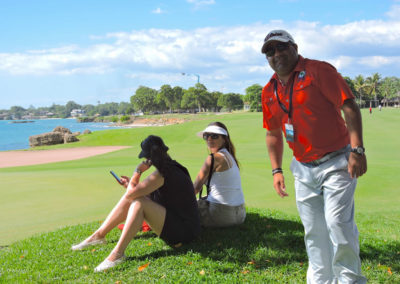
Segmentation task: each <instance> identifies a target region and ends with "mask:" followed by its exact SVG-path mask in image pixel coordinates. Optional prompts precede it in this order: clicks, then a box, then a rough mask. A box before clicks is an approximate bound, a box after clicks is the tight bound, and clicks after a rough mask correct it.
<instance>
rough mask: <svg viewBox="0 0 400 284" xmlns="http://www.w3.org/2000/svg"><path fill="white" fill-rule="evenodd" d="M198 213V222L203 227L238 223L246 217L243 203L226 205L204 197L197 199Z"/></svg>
mask: <svg viewBox="0 0 400 284" xmlns="http://www.w3.org/2000/svg"><path fill="white" fill-rule="evenodd" d="M197 204H198V207H199V214H200V224H201V225H202V226H204V227H228V226H233V225H239V224H242V223H243V222H244V220H245V219H246V208H245V206H244V204H242V205H239V206H228V205H224V204H219V203H214V202H209V201H207V200H204V199H199V200H198V201H197Z"/></svg>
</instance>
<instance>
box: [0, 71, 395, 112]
mask: <svg viewBox="0 0 400 284" xmlns="http://www.w3.org/2000/svg"><path fill="white" fill-rule="evenodd" d="M344 79H345V80H346V82H347V84H348V85H349V87H350V89H351V90H352V92H353V93H354V95H355V96H356V99H357V103H359V105H360V106H361V107H369V106H373V107H374V106H377V105H378V104H382V105H383V106H385V105H390V103H391V102H393V101H395V100H396V99H397V101H398V100H399V97H400V79H399V78H397V77H385V78H382V77H381V76H380V75H379V74H378V73H375V74H373V75H372V76H370V77H366V78H365V77H364V76H362V75H358V76H356V77H355V78H354V79H351V78H350V77H344ZM261 92H262V86H261V85H259V84H254V85H251V86H249V87H247V88H246V90H245V94H244V95H242V94H238V93H226V94H224V93H222V92H217V91H213V92H210V91H208V90H207V88H206V86H204V85H203V84H200V83H197V84H196V85H195V86H193V87H190V88H188V89H184V88H182V87H179V86H175V87H172V86H170V85H168V84H166V85H162V86H161V87H160V89H159V90H156V89H153V88H149V87H146V86H140V87H138V88H137V90H136V91H135V94H133V95H132V96H131V97H130V102H120V103H115V102H111V103H104V104H100V103H98V104H97V105H92V104H86V105H80V104H78V103H75V102H74V101H69V102H68V103H67V104H66V105H57V104H53V105H52V106H50V107H38V108H35V107H34V106H30V107H29V108H27V109H24V108H23V107H20V106H13V107H11V108H10V109H9V110H0V119H21V118H23V117H26V116H31V117H43V116H46V117H60V118H67V117H70V116H71V112H72V110H74V109H75V110H76V109H79V110H82V111H83V114H84V116H110V115H133V114H135V113H136V114H137V113H138V112H142V113H144V114H154V113H172V112H193V113H195V112H207V111H212V112H219V111H221V110H226V111H232V110H238V109H243V107H244V105H247V106H248V109H249V110H250V111H261Z"/></svg>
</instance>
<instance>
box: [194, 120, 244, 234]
mask: <svg viewBox="0 0 400 284" xmlns="http://www.w3.org/2000/svg"><path fill="white" fill-rule="evenodd" d="M198 135H199V136H200V137H202V138H203V139H204V140H205V142H206V144H207V147H208V151H209V152H210V153H211V154H210V155H208V156H207V158H206V160H205V162H204V164H203V166H202V167H201V169H200V171H199V173H198V175H197V177H196V180H195V182H194V184H193V185H194V190H195V193H196V194H197V193H199V192H201V190H202V188H203V185H206V186H207V187H208V189H207V196H206V197H205V198H200V199H199V200H198V207H199V213H200V222H201V225H202V226H204V227H226V226H232V225H238V224H242V223H243V222H244V220H245V218H246V208H245V205H244V196H243V191H242V183H241V178H240V171H239V166H238V161H237V159H236V155H235V147H234V146H233V143H232V141H231V138H230V135H229V132H228V129H227V128H226V126H225V124H223V123H222V122H212V123H210V124H209V125H208V126H207V127H206V129H204V130H203V131H201V132H199V133H198Z"/></svg>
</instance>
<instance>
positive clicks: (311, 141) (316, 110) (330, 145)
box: [261, 56, 354, 162]
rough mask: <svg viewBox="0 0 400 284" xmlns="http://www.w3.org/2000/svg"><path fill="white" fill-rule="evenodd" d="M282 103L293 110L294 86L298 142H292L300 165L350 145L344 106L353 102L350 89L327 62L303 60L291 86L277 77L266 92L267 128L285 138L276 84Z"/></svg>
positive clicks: (284, 114) (263, 93) (300, 58)
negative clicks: (291, 94)
mask: <svg viewBox="0 0 400 284" xmlns="http://www.w3.org/2000/svg"><path fill="white" fill-rule="evenodd" d="M275 81H276V82H277V94H278V96H279V99H280V101H281V102H282V103H283V104H284V105H285V106H286V109H289V94H290V89H291V87H292V85H293V98H292V100H293V103H292V104H293V107H292V121H291V123H292V124H293V129H294V132H295V137H294V142H288V144H289V147H290V148H291V149H292V150H293V155H294V156H295V157H296V159H297V160H298V161H300V162H310V161H313V160H316V159H319V158H321V157H323V156H324V155H325V154H327V153H329V152H333V151H336V150H339V149H340V148H343V147H344V146H346V145H347V144H349V143H350V138H349V134H348V131H347V128H346V125H345V122H344V120H343V118H342V115H341V106H342V105H343V102H344V101H345V100H347V99H353V98H354V95H353V94H352V93H351V90H350V88H349V86H348V85H347V83H346V81H345V80H344V79H343V78H342V76H341V75H340V74H339V73H338V72H337V71H336V69H335V67H333V66H332V65H330V64H329V63H327V62H323V61H317V60H311V59H306V58H303V57H302V56H299V61H298V62H297V65H296V67H295V69H294V70H293V72H292V74H291V76H290V79H289V81H288V83H287V84H286V85H285V86H282V84H281V83H280V81H279V79H278V77H277V75H276V73H275V74H274V75H273V76H272V78H271V79H270V81H269V82H268V84H267V85H265V87H264V88H263V90H262V98H261V101H262V108H263V127H264V128H266V129H267V130H274V129H278V128H282V131H283V133H284V135H285V136H286V133H285V123H287V122H288V114H286V113H285V112H284V111H283V110H282V108H281V106H280V105H279V103H278V100H277V98H276V96H275V94H274V82H275Z"/></svg>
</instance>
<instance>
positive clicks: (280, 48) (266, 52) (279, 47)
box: [265, 42, 290, 57]
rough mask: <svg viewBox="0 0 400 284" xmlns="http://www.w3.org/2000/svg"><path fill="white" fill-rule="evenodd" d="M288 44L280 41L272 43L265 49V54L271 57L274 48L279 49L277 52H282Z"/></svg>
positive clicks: (273, 53)
mask: <svg viewBox="0 0 400 284" xmlns="http://www.w3.org/2000/svg"><path fill="white" fill-rule="evenodd" d="M289 46H290V43H288V42H280V43H277V44H276V45H274V46H273V45H271V46H269V47H268V48H267V50H266V51H265V54H266V55H267V56H268V57H271V56H274V55H275V51H276V50H277V51H279V52H282V51H285V50H286V49H288V48H289Z"/></svg>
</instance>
